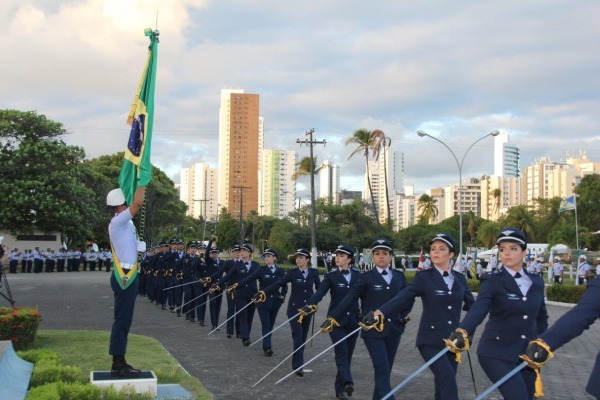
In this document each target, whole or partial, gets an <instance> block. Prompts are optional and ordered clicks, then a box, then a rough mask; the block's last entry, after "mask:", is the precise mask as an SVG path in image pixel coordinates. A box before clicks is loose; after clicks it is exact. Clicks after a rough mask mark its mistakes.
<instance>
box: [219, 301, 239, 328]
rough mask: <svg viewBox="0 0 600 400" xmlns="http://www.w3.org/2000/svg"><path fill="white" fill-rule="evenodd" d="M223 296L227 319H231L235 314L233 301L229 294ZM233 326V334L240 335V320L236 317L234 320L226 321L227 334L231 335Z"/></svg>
mask: <svg viewBox="0 0 600 400" xmlns="http://www.w3.org/2000/svg"><path fill="white" fill-rule="evenodd" d="M223 296H225V297H227V319H229V318H231V317H232V316H233V314H235V301H233V299H232V298H231V296H230V295H229V293H225V294H224V295H223ZM234 324H235V334H236V335H239V334H240V318H239V317H238V316H236V317H235V318H231V319H229V321H227V334H228V335H233V333H234V332H233V326H234Z"/></svg>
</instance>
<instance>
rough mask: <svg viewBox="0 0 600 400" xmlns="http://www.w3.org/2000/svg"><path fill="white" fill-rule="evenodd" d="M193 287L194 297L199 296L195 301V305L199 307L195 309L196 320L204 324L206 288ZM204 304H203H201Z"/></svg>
mask: <svg viewBox="0 0 600 400" xmlns="http://www.w3.org/2000/svg"><path fill="white" fill-rule="evenodd" d="M193 286H194V294H195V295H196V296H201V297H198V298H197V299H196V304H197V305H200V304H202V305H200V307H198V308H196V319H197V320H198V322H204V316H205V315H206V302H207V301H208V288H205V287H204V286H202V285H199V286H196V285H193ZM203 303H204V304H203Z"/></svg>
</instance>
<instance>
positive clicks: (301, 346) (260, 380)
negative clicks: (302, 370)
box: [252, 313, 321, 387]
mask: <svg viewBox="0 0 600 400" xmlns="http://www.w3.org/2000/svg"><path fill="white" fill-rule="evenodd" d="M299 314H300V313H298V314H296V315H295V316H294V317H292V318H290V319H289V321H291V320H292V319H294V318H296V317H297V316H298V315H299ZM319 333H321V330H320V329H319V331H318V332H317V333H315V334H314V335H312V336H311V337H309V338H308V339H307V340H306V342H304V343H302V345H300V346H299V347H298V348H297V349H296V350H294V351H292V353H291V354H290V355H288V356H287V357H286V358H284V359H283V360H281V362H280V363H279V364H277V365H276V366H275V367H274V368H273V369H272V370H270V371H269V372H267V374H266V375H265V376H263V377H262V378H260V379H259V380H258V382H256V383H255V384H254V385H252V387H254V386H256V385H258V384H259V383H261V382H262V381H263V379H265V378H266V377H267V376H269V375H271V372H273V371H275V370H276V369H277V368H279V366H280V365H281V364H283V363H284V362H285V361H286V360H288V359H289V358H290V357H291V356H293V355H294V354H296V352H297V351H299V350H300V349H301V348H303V347H304V346H306V344H307V343H308V342H310V341H311V340H312V339H313V338H314V337H315V336H317V335H318V334H319Z"/></svg>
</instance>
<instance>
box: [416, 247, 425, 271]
mask: <svg viewBox="0 0 600 400" xmlns="http://www.w3.org/2000/svg"><path fill="white" fill-rule="evenodd" d="M424 262H425V257H423V248H421V254H419V265H417V271H423V268H424V267H425V266H424V264H423V263H424Z"/></svg>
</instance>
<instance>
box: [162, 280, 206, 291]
mask: <svg viewBox="0 0 600 400" xmlns="http://www.w3.org/2000/svg"><path fill="white" fill-rule="evenodd" d="M192 283H198V281H192V282H186V283H182V284H181V285H175V286H171V287H168V288H164V289H163V290H171V289H175V288H178V287H182V286H186V285H191V284H192Z"/></svg>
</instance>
